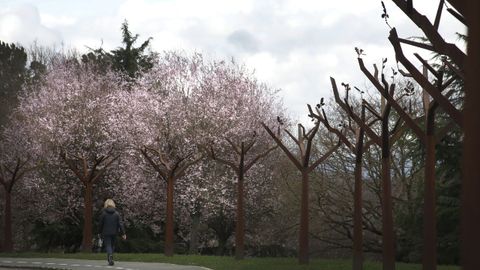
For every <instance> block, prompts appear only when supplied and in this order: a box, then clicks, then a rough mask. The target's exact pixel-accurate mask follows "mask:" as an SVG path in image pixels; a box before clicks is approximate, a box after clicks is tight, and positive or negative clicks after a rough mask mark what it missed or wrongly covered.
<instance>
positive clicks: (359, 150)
mask: <svg viewBox="0 0 480 270" xmlns="http://www.w3.org/2000/svg"><path fill="white" fill-rule="evenodd" d="M363 137H364V130H363V129H362V128H361V129H359V131H358V136H357V145H356V146H355V157H356V158H355V191H354V203H353V270H362V269H363V230H362V227H363V225H362V159H363Z"/></svg>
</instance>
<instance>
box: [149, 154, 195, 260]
mask: <svg viewBox="0 0 480 270" xmlns="http://www.w3.org/2000/svg"><path fill="white" fill-rule="evenodd" d="M140 152H141V153H142V155H143V157H144V158H145V159H146V160H147V162H148V163H149V164H150V165H151V166H152V167H153V168H154V169H155V171H156V172H157V173H158V174H159V176H160V177H161V178H162V179H163V180H165V181H166V183H167V209H166V222H165V249H164V253H165V256H169V257H170V256H173V253H174V235H173V231H174V230H173V229H174V225H175V224H174V211H173V210H174V205H173V196H174V187H175V181H176V180H177V179H178V178H180V177H182V176H183V175H184V174H185V170H187V169H188V168H189V167H190V166H192V165H194V164H196V163H198V162H199V161H200V160H201V159H202V158H203V156H202V155H198V156H194V153H187V154H185V155H184V156H182V157H176V158H175V159H174V160H169V157H168V156H167V155H166V154H164V153H162V152H160V151H158V150H156V149H154V148H149V147H146V146H144V147H143V149H140Z"/></svg>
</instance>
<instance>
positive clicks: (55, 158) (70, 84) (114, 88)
mask: <svg viewBox="0 0 480 270" xmlns="http://www.w3.org/2000/svg"><path fill="white" fill-rule="evenodd" d="M126 87H127V84H126V81H125V80H124V79H123V78H122V77H121V76H120V75H118V74H116V73H114V72H111V71H103V72H101V71H99V69H97V68H96V67H95V66H94V65H92V64H82V63H79V62H78V61H76V60H75V59H66V58H62V57H59V58H58V59H56V60H55V63H54V64H53V65H52V67H51V68H50V70H49V71H48V72H47V73H46V75H45V78H44V80H43V81H42V83H41V84H40V86H38V89H37V90H36V91H33V92H32V93H31V94H28V95H26V96H25V97H23V98H22V100H21V105H20V113H21V114H22V117H24V118H25V119H26V120H25V121H26V127H27V128H28V131H29V136H30V137H31V138H34V139H35V140H36V143H37V144H38V145H40V148H39V151H40V155H41V156H42V157H43V158H45V159H46V161H47V162H53V163H55V162H61V163H62V164H65V165H66V166H67V167H68V168H69V170H70V171H71V172H72V173H73V174H74V175H75V176H76V177H77V179H78V180H79V183H80V185H81V186H82V188H83V197H84V221H83V240H82V249H83V251H87V252H90V251H91V249H92V222H93V220H92V219H93V193H94V187H95V185H97V184H98V183H99V182H100V181H102V178H103V176H104V174H105V172H106V171H107V170H108V169H109V168H110V166H111V165H112V164H113V163H114V162H115V161H116V160H117V159H118V158H119V155H120V153H121V151H122V148H123V147H124V143H123V141H122V140H121V139H122V138H123V137H122V136H121V134H119V133H117V132H118V131H119V130H118V128H116V126H115V125H116V124H117V123H115V122H112V121H111V119H113V117H112V114H113V113H115V112H114V111H113V110H112V108H114V106H113V105H114V104H112V103H110V101H111V98H110V96H111V95H115V94H116V93H117V92H121V91H123V90H124V89H125V88H126Z"/></svg>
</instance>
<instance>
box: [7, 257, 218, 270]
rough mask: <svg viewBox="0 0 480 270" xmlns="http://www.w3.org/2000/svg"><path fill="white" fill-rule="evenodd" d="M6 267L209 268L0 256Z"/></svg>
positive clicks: (71, 269) (85, 269) (88, 269)
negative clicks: (111, 264)
mask: <svg viewBox="0 0 480 270" xmlns="http://www.w3.org/2000/svg"><path fill="white" fill-rule="evenodd" d="M2 267H8V268H26V269H29V268H30V269H31V268H38V269H40V268H46V269H69V270H91V269H97V270H107V269H108V270H211V269H209V268H206V267H202V266H186V265H175V264H168V263H143V262H121V261H115V265H114V266H108V264H107V261H106V260H105V261H100V260H76V259H53V258H3V257H2V258H0V269H2Z"/></svg>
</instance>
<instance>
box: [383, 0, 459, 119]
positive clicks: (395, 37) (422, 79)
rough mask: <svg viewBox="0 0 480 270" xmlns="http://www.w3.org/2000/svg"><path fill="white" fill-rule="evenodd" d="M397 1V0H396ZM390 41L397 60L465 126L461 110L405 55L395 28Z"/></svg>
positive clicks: (451, 115)
mask: <svg viewBox="0 0 480 270" xmlns="http://www.w3.org/2000/svg"><path fill="white" fill-rule="evenodd" d="M394 1H395V0H394ZM388 39H389V40H390V42H391V43H392V45H393V47H394V49H395V54H396V56H397V60H398V61H400V62H401V63H402V64H403V66H404V67H405V68H407V70H408V71H409V72H410V74H412V76H413V78H414V79H415V80H416V81H417V82H418V83H419V84H420V85H421V86H422V88H423V89H425V90H426V91H427V92H428V93H429V94H430V96H432V97H433V99H434V100H436V101H437V102H438V103H439V104H440V106H442V108H443V109H444V110H445V111H446V112H447V113H448V114H449V115H450V117H452V118H453V119H454V120H455V122H456V123H457V124H458V125H459V126H460V127H462V128H463V116H462V113H461V112H460V111H458V110H457V109H456V108H455V107H454V106H453V105H452V104H451V103H450V101H449V100H448V99H446V98H445V97H444V96H443V95H442V94H441V93H440V92H439V91H438V90H437V89H436V87H434V86H433V85H432V84H430V82H429V81H428V79H427V78H425V77H424V76H423V75H422V74H421V73H420V71H418V70H417V68H416V67H415V66H414V65H413V64H412V63H411V62H410V61H408V59H407V58H406V57H405V55H404V54H403V51H402V48H401V46H400V43H399V42H398V35H397V32H396V30H395V28H393V29H392V30H391V31H390V36H389V37H388Z"/></svg>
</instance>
